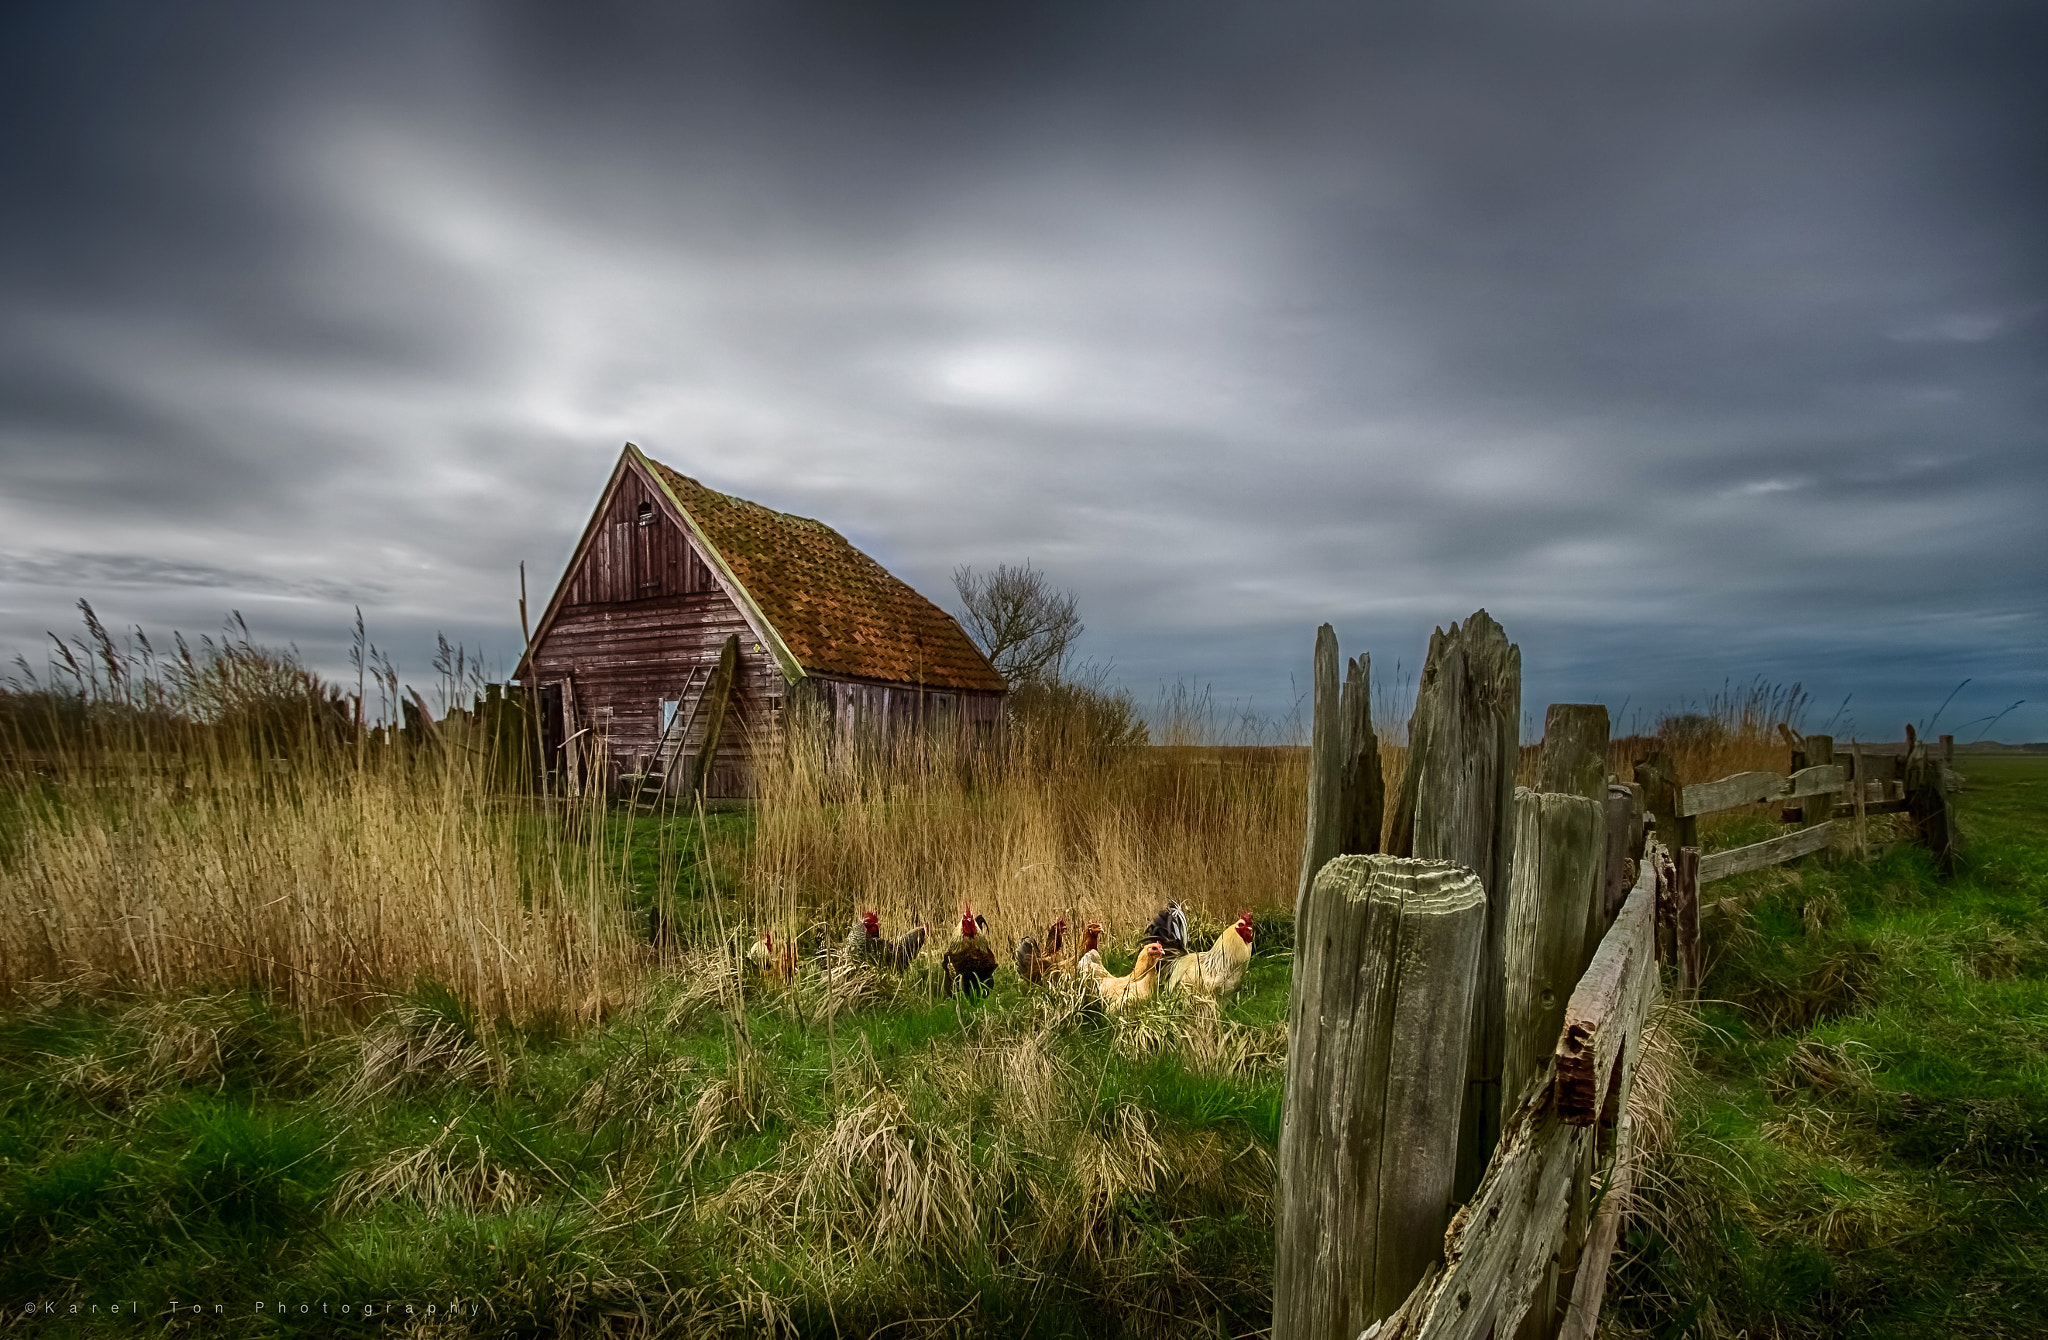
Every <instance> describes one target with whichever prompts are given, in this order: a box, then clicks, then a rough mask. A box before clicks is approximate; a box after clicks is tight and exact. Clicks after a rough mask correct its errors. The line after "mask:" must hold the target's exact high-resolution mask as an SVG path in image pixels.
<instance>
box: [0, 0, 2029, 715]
mask: <svg viewBox="0 0 2048 1340" xmlns="http://www.w3.org/2000/svg"><path fill="white" fill-rule="evenodd" d="M0 25H4V27H0V172H4V177H0V181H4V186H0V649H4V651H5V652H6V654H7V656H8V657H9V658H11V657H12V656H13V655H14V654H16V653H21V654H25V655H26V656H27V657H28V658H29V659H30V661H31V662H33V663H35V664H37V665H38V666H40V665H41V663H42V661H43V659H44V650H43V648H44V647H45V646H46V643H45V641H44V638H43V634H44V631H45V630H46V629H52V628H54V629H57V630H59V631H62V632H70V631H73V630H75V629H76V627H77V617H76V614H75V611H74V609H73V605H74V602H75V601H76V600H77V599H78V598H80V597H85V598H88V599H90V600H91V601H92V602H93V604H94V605H95V606H96V607H97V608H98V610H99V611H100V613H101V615H102V617H103V618H104V619H106V621H107V622H108V623H109V624H110V625H115V626H124V625H135V624H140V625H142V626H144V627H145V628H147V629H149V630H151V631H152V632H153V633H162V632H165V631H167V630H169V629H171V628H173V627H177V628H183V629H185V630H187V631H188V632H205V631H210V630H213V629H215V628H217V627H218V626H219V624H220V621H221V620H222V618H223V617H224V616H225V615H226V613H227V612H228V611H229V610H230V609H239V610H241V611H242V612H243V613H244V614H245V615H246V616H247V618H248V620H249V622H250V624H251V625H252V627H253V628H254V629H255V631H256V633H257V635H258V637H259V638H261V639H265V640H270V641H275V642H280V643H282V642H296V643H297V644H298V646H299V647H300V648H301V649H302V650H303V651H304V652H305V654H306V655H307V657H308V658H309V659H310V660H311V661H312V662H313V663H314V664H316V665H318V666H320V667H322V668H324V669H327V670H330V671H338V670H339V669H340V668H341V666H342V664H343V662H344V659H345V646H346V638H347V632H348V627H349V624H350V622H351V620H352V617H353V616H352V609H353V607H354V606H355V605H358V604H359V605H360V606H361V607H362V610H363V614H364V617H365V618H366V620H367V621H368V625H369V630H370V636H371V637H372V639H373V640H375V641H377V642H378V643H379V644H380V645H381V646H383V647H386V648H388V649H389V650H391V651H392V652H393V653H394V654H395V655H396V657H397V659H398V661H399V664H400V666H401V669H402V670H403V671H405V672H406V673H407V676H408V677H409V678H413V679H415V680H418V681H420V682H422V683H424V682H426V681H427V680H428V679H429V678H430V672H429V670H428V660H429V657H430V654H431V646H432V641H433V635H434V633H435V631H436V630H445V632H446V633H447V634H448V636H449V637H450V638H451V639H452V640H459V641H461V642H463V643H465V644H466V645H468V646H469V647H471V648H473V649H479V650H481V651H483V652H484V653H485V654H486V655H487V656H488V657H489V658H491V660H492V661H493V662H494V663H495V664H496V665H497V666H499V667H500V668H501V669H502V668H503V667H505V666H508V665H509V663H510V662H511V661H512V660H513V659H514V658H515V657H516V654H517V649H518V645H519V641H520V635H519V631H518V620H517V613H516V604H515V602H516V599H517V595H518V567H517V565H518V563H519V562H520V560H522V559H524V560H525V561H526V562H527V565H528V577H529V582H530V584H531V589H532V593H533V599H534V603H535V605H536V606H539V605H541V604H544V603H545V601H546V598H547V595H548V593H549V591H550V590H551V589H552V586H553V583H554V581H555V579H556V577H557V576H558V575H559V573H560V571H561V568H562V565H563V563H564V561H565V560H566V558H567V555H568V549H569V546H570V545H571V543H572V542H573V540H574V539H575V537H576V535H577V534H578V532H579V531H580V529H581V527H582V525H583V523H584V521H585V520H586V518H587V516H588V514H589V510H590V508H591V507H592V505H593V504H594V502H595V499H596V494H597V490H598V489H599V487H600V486H601V485H602V483H603V482H604V479H605V477H606V474H607V472H608V471H609V469H610V468H611V465H612V463H613V461H614V460H615V459H616V457H617V455H618V453H619V450H620V447H621V445H622V444H623V443H624V442H626V441H629V440H630V441H633V442H637V443H639V444H640V445H641V446H642V447H643V448H644V449H645V450H646V451H647V452H648V453H649V454H650V455H653V456H655V457H656V458H658V459H661V460H664V461H667V462H668V463H670V464H672V465H674V466H675V467H677V468H678V469H680V470H682V471H684V472H685V473H688V474H692V475H695V476H697V477H698V478H700V479H702V480H703V481H704V482H706V483H707V484H710V485H711V486H713V487H715V488H719V489H723V490H726V491H729V492H735V493H738V494H741V495H742V496H745V497H749V498H753V499H756V500H758V501H761V502H764V503H767V504H769V505H771V506H774V507H778V508H782V509H784V510H788V511H794V512H798V513H801V514H804V515H808V516H815V517H819V518H822V519H824V520H826V521H828V522H830V523H831V524H832V525H834V526H836V527H838V528H839V529H840V530H841V531H843V532H844V533H845V534H846V535H847V536H848V537H849V538H851V539H852V540H853V541H854V543H856V544H858V545H860V546H861V547H862V548H864V549H865V550H867V551H868V552H869V553H871V554H873V555H874V556H875V557H876V558H877V559H879V560H881V561H882V562H883V563H884V564H885V565H887V566H889V567H890V568H891V569H893V570H894V571H895V572H897V573H898V574H899V575H901V576H903V577H904V578H905V579H906V580H908V581H910V582H911V583H912V584H913V585H915V586H916V587H917V588H918V589H919V590H921V591H923V592H924V593H925V594H926V595H928V596H930V597H932V598H933V599H934V600H937V601H938V602H939V603H941V604H942V605H946V606H948V607H951V606H952V605H953V604H954V600H953V597H952V592H951V584H950V581H949V573H950V572H951V570H952V568H953V567H954V565H956V564H960V563H972V564H976V565H991V564H994V563H997V562H1001V561H1013V562H1014V561H1020V560H1023V559H1025V558H1029V559H1030V560H1032V561H1033V562H1034V563H1035V564H1036V565H1038V566H1039V567H1042V568H1043V569H1045V570H1046V572H1048V573H1049V574H1050V575H1051V576H1052V578H1053V579H1054V580H1055V581H1056V582H1057V583H1059V584H1061V585H1065V586H1071V587H1072V588H1074V589H1075V590H1076V591H1077V592H1078V593H1079V596H1080V601H1081V608H1082V613H1083V616H1084V618H1085V619H1086V621H1087V624H1088V632H1087V635H1086V637H1085V639H1084V643H1083V649H1084V650H1085V651H1086V652H1088V653H1090V654H1092V655H1094V656H1096V657H1098V658H1103V659H1105V660H1110V661H1113V662H1114V666H1115V674H1116V676H1117V677H1118V678H1119V679H1121V680H1122V681H1123V682H1124V683H1125V684H1127V685H1129V686H1130V687H1131V688H1132V689H1133V690H1134V691H1136V692H1137V694H1138V696H1139V697H1140V698H1141V700H1145V701H1150V700H1151V699H1152V698H1153V697H1154V695H1155V694H1156V693H1157V692H1158V690H1159V686H1160V684H1161V683H1162V682H1169V681H1174V680H1187V681H1189V682H1191V683H1195V684H1205V683H1206V684H1213V686H1214V690H1215V693H1216V695H1217V696H1218V697H1219V698H1222V699H1234V700H1240V701H1245V700H1248V701H1249V702H1250V703H1251V704H1252V705H1253V706H1254V707H1255V709H1256V710H1259V711H1262V712H1266V713H1270V714H1276V715H1284V714H1285V713H1286V712H1288V711H1289V710H1290V709H1291V708H1292V707H1293V705H1294V703H1295V701H1296V698H1297V695H1298V693H1299V691H1300V689H1301V687H1303V686H1304V685H1305V684H1306V682H1307V667H1308V657H1309V651H1310V647H1311V644H1312V641H1313V636H1314V630H1315V626H1316V625H1317V624H1318V623H1320V622H1323V621H1325V620H1328V621H1330V622H1333V623H1334V624H1335V625H1336V626H1337V629H1338V633H1339V636H1340V638H1341V639H1342V640H1343V644H1344V648H1345V650H1346V651H1347V652H1355V651H1359V650H1370V651H1371V652H1372V653H1373V654H1374V659H1375V664H1376V666H1378V667H1380V668H1381V674H1382V676H1383V677H1391V675H1392V671H1393V667H1394V665H1395V663H1396V662H1397V661H1398V662H1402V663H1403V664H1404V666H1405V667H1406V670H1407V672H1408V673H1410V674H1412V671H1413V667H1414V664H1415V662H1416V660H1417V659H1418V658H1419V657H1420V654H1421V652H1422V649H1423V647H1424V644H1425V642H1426V638H1427V635H1428V630H1429V628H1430V627H1431V626H1432V625H1433V624H1437V623H1447V622H1449V621H1451V620H1453V619H1459V618H1462V617H1463V616H1465V615H1466V614H1467V613H1469V612H1470V611H1471V610H1473V609H1475V608H1477V607H1480V606H1484V607H1486V608H1487V609H1488V610H1489V611H1491V612H1492V613H1493V614H1494V615H1495V616H1496V617H1497V618H1499V619H1500V620H1501V622H1502V623H1503V624H1504V625H1505V626H1506V627H1507V629H1508V632H1509V635H1510V636H1512V637H1514V638H1515V639H1516V640H1518V641H1519V642H1520V643H1521V645H1522V650H1523V664H1524V667H1525V676H1526V677H1525V691H1524V697H1525V701H1526V702H1527V703H1528V704H1529V705H1530V707H1531V709H1532V715H1533V716H1534V717H1535V719H1536V720H1537V721H1538V722H1540V719H1541V716H1540V713H1541V706H1542V704H1544V703H1546V702H1549V701H1553V700H1569V701H1605V702H1607V703H1608V704H1609V705H1610V706H1611V707H1613V708H1616V709H1621V708H1622V705H1623V703H1624V702H1626V703H1627V704H1628V707H1627V709H1626V711H1625V712H1624V713H1623V715H1624V718H1625V720H1624V722H1623V723H1622V724H1626V720H1627V719H1638V720H1642V719H1648V718H1653V717H1654V715H1655V714H1656V713H1657V712H1658V711H1660V710H1662V709H1665V708H1669V707H1674V706H1678V707H1682V706H1684V705H1685V704H1687V703H1689V702H1697V701H1698V700H1700V699H1703V698H1705V697H1706V696H1707V695H1709V694H1711V693H1713V692H1716V691H1718V690H1720V689H1721V687H1722V686H1723V684H1724V683H1725V682H1731V681H1732V682H1734V683H1736V684H1737V685H1740V684H1743V683H1747V682H1749V681H1751V680H1752V679H1754V678H1755V677H1757V676H1762V677H1764V678H1766V679H1767V680H1773V681H1785V682H1789V681H1794V680H1796V681H1799V682H1802V683H1803V684H1804V685H1805V686H1806V687H1807V689H1808V690H1809V691H1810V692H1811V693H1812V695H1813V697H1814V700H1815V702H1816V704H1817V708H1816V710H1815V711H1814V712H1812V713H1811V714H1810V716H1809V720H1808V723H1807V724H1808V725H1809V727H1810V728H1819V727H1820V726H1821V725H1822V724H1824V723H1826V722H1827V721H1829V720H1830V718H1831V717H1833V716H1834V714H1835V711H1836V704H1837V703H1838V702H1840V701H1841V700H1842V699H1843V697H1844V696H1845V695H1850V694H1853V695H1854V697H1853V699H1852V701H1851V702H1850V705H1849V708H1848V710H1847V711H1846V712H1845V713H1843V714H1842V716H1841V718H1840V719H1839V720H1836V721H1835V729H1836V731H1837V733H1838V734H1841V735H1844V736H1846V735H1848V734H1849V733H1851V731H1852V730H1853V731H1854V732H1855V733H1857V734H1860V735H1861V736H1862V737H1863V738H1865V739H1879V738H1883V739H1896V738H1898V736H1899V734H1900V723H1901V722H1902V721H1904V720H1907V719H1912V720H1915V721H1925V720H1926V719H1927V718H1928V717H1929V716H1930V715H1931V714H1932V713H1933V711H1934V710H1935V708H1936V706H1937V705H1939V703H1940V702H1941V700H1942V699H1943V698H1944V697H1945V696H1946V695H1947V694H1948V693H1949V691H1950V690H1951V689H1952V688H1954V687H1955V685H1956V684H1957V683H1958V681H1960V680H1962V679H1963V678H1965V677H1970V678H1971V679H1972V683H1971V684H1970V685H1969V686H1968V687H1967V688H1965V689H1964V690H1963V691H1962V693H1961V694H1960V695H1958V696H1957V698H1956V701H1955V702H1954V703H1953V704H1952V705H1951V706H1950V707H1949V708H1948V710H1947V713H1946V714H1945V715H1944V717H1943V718H1942V721H1941V724H1940V726H1939V727H1938V729H1939V730H1950V729H1959V730H1960V733H1961V735H1962V738H1964V739H1968V738H1971V737H1972V736H1973V735H1975V734H1976V733H1977V732H1978V730H1979V729H1980V728H1981V726H1980V725H1967V726H1966V723H1968V722H1970V721H1971V720H1972V719H1975V718H1984V717H1988V716H1989V715H1990V714H1992V713H1995V712H1997V711H1998V710H1999V709H2001V708H2003V707H2005V706H2006V704H2008V703H2010V702H2012V701H2014V700H2016V699H2022V698H2024V699H2027V700H2028V702H2027V704H2026V706H2024V707H2021V708H2019V709H2018V710H2017V711H2014V712H2013V713H2011V714H2010V715H2008V716H2006V717H2005V718H2004V720H2003V721H2001V722H1999V723H1998V726H1997V728H1996V730H1995V731H1994V735H1995V736H1996V737H1999V738H2005V739H2011V740H2018V739H2029V740H2039V739H2048V524H2044V504H2048V413H2044V410H2048V77H2044V75H2043V71H2044V70H2048V9H2044V8H2043V7H2042V6H2041V5H2039V4H2038V3H2014V4H1992V3H1971V2H1969V0H1962V2H1960V3H1926V4H1918V5H1912V6H1898V5H1890V4H1882V3H1873V2H1872V0H1849V2H1845V3H1839V4H1796V3H1790V0H1768V2H1767V3H1754V4H1742V3H1730V2H1729V0H1712V2H1711V3H1704V2H1703V3H1661V2H1660V3H1644V2H1643V0H1627V2H1626V3H1622V2H1620V0H1617V2H1615V3H1579V2H1577V0H1574V2H1572V3H1561V2H1551V3H1543V4H1537V5H1527V4H1507V3H1499V4H1494V5H1487V6H1467V5H1460V4H1447V3H1431V4H1428V5H1414V6H1408V5H1360V4H1342V5H1334V4H1333V5H1327V6H1300V5H1281V4H1272V3H1258V4H1250V3H1232V4H1214V5H1205V4H1199V3H1192V2H1191V0H1169V2H1166V3H1158V4H1117V3H1104V2H1102V0H1088V2H1086V3H1076V4H1071V5H1059V4H1052V3H1045V2H1043V0H1033V2H1032V3H1018V4H1012V5H986V4H962V3H957V2H955V0H944V2H940V0H933V2H932V3H925V4H903V5H884V4H878V3H839V4H824V3H819V4H813V5H780V4H774V3H766V2H764V0H734V2H733V3H730V4H723V5H694V6H693V5H684V4H678V5H656V4H647V5H633V6H604V5H595V4H582V3H579V4H575V5H568V4H558V5H546V6H526V7H522V6H516V5H512V4H505V3H491V4H478V5H474V6H462V5H458V4H433V5H425V4H414V5H405V6H397V7H392V8H389V9H385V8H381V7H379V6H375V5H369V4H362V3H350V4H347V5H334V6H329V7H326V9H325V10H324V11H322V10H319V9H316V8H315V7H313V6H302V5H275V4H262V5H250V6H247V7H243V8H236V7H220V6H206V5H192V4H180V5H162V4H144V5H135V6H131V7H121V6H103V5H95V4H89V3H81V0H65V3H62V4H52V5H43V6H35V5H27V4H17V5H10V6H8V7H6V9H5V12H4V18H0ZM1410 691H1411V693H1412V688H1411V690H1410ZM1403 714H1404V715H1405V708H1404V713H1403Z"/></svg>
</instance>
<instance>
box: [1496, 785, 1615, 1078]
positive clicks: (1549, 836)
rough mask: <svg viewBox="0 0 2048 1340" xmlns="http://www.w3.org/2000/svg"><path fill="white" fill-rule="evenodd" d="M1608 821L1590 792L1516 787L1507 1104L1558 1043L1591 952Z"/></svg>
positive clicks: (1504, 1066) (1510, 890)
mask: <svg viewBox="0 0 2048 1340" xmlns="http://www.w3.org/2000/svg"><path fill="white" fill-rule="evenodd" d="M1603 785H1604V782H1603ZM1605 819H1606V816H1605V815H1604V814H1603V813H1602V807H1601V806H1599V805H1596V804H1595V803H1594V802H1593V800H1592V798H1591V797H1590V796H1581V795H1565V794H1562V793H1559V792H1554V791H1529V790H1526V789H1523V788H1520V787H1518V788H1516V790H1515V864H1514V869H1513V871H1512V872H1511V874H1510V875H1509V877H1508V917H1507V945H1506V953H1505V956H1504V957H1505V963H1506V967H1507V979H1506V983H1507V998H1506V1006H1507V1046H1506V1049H1505V1052H1504V1055H1503V1061H1502V1068H1501V1104H1502V1106H1503V1107H1504V1108H1507V1109H1509V1110H1512V1109H1513V1108H1514V1107H1516V1106H1518V1105H1519V1104H1520V1103H1521V1102H1522V1100H1523V1099H1524V1098H1526V1097H1527V1096H1528V1094H1527V1092H1526V1091H1527V1089H1528V1087H1529V1085H1530V1084H1531V1083H1532V1082H1533V1081H1534V1080H1535V1079H1536V1077H1537V1076H1538V1075H1540V1074H1541V1073H1542V1072H1543V1068H1544V1066H1545V1064H1546V1063H1547V1062H1548V1061H1549V1060H1550V1055H1551V1052H1552V1051H1553V1050H1555V1049H1556V1047H1557V1032H1558V1029H1559V1028H1561V1027H1563V1025H1564V1007H1565V1004H1566V1002H1567V1001H1569V1000H1570V999H1571V994H1572V988H1573V987H1574V986H1576V985H1578V981H1579V975H1580V974H1581V973H1583V972H1584V971H1585V966H1586V960H1587V959H1589V958H1591V957H1592V951H1591V950H1589V949H1587V948H1586V946H1585V933H1586V905H1587V903H1589V902H1590V901H1592V899H1593V897H1594V891H1595V889H1596V888H1598V887H1599V885H1600V877H1601V874H1602V870H1601V866H1602V864H1603V860H1602V858H1603V857H1604V856H1605V855H1606V845H1607V844H1606V823H1605ZM1595 947H1596V948H1597V947H1598V946H1597V945H1596V946H1595Z"/></svg>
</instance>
